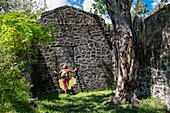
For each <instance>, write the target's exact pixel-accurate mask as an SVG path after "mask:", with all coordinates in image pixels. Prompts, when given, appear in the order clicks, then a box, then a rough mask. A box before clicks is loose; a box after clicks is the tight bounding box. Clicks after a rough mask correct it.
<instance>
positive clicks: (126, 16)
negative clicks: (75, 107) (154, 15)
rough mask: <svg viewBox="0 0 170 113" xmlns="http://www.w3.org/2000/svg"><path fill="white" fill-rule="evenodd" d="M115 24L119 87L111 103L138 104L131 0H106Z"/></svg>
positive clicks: (136, 64) (136, 63)
mask: <svg viewBox="0 0 170 113" xmlns="http://www.w3.org/2000/svg"><path fill="white" fill-rule="evenodd" d="M104 2H105V4H106V6H107V10H108V13H109V15H110V18H111V20H112V23H113V26H114V34H115V36H114V37H115V39H114V40H115V45H116V46H115V49H116V50H117V56H118V59H117V64H118V65H117V69H118V75H117V87H116V91H115V96H114V98H113V99H112V101H111V103H112V104H114V105H117V104H122V103H131V104H135V105H136V104H138V100H137V98H136V91H137V83H136V78H137V67H138V62H137V59H136V58H135V36H134V34H133V31H132V22H131V15H130V8H131V3H132V1H130V0H104Z"/></svg>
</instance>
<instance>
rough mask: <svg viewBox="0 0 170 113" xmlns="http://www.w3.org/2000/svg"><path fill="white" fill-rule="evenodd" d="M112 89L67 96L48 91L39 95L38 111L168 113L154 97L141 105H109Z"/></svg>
mask: <svg viewBox="0 0 170 113" xmlns="http://www.w3.org/2000/svg"><path fill="white" fill-rule="evenodd" d="M112 97H113V93H112V91H111V90H105V91H94V92H81V93H78V94H75V95H68V96H66V97H65V95H64V94H63V93H61V94H57V93H46V94H41V95H39V96H38V97H37V103H38V105H39V107H38V109H37V110H35V112H37V113H103V112H106V113H167V112H166V108H165V107H164V106H163V105H162V104H161V103H160V102H159V100H156V99H154V98H151V97H150V98H147V99H142V100H140V105H139V106H131V105H120V106H118V107H113V106H110V107H109V106H107V105H106V103H107V102H108V101H110V100H111V98H112Z"/></svg>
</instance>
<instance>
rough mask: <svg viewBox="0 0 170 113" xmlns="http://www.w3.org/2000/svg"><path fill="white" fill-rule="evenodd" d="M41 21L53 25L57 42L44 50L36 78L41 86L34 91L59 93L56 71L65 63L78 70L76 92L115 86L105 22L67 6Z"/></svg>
mask: <svg viewBox="0 0 170 113" xmlns="http://www.w3.org/2000/svg"><path fill="white" fill-rule="evenodd" d="M40 22H41V23H44V24H48V25H51V26H53V28H55V29H56V30H57V31H56V32H57V34H56V35H55V36H54V37H55V38H56V41H54V42H52V43H51V45H49V46H42V48H41V49H40V56H41V57H40V58H39V64H38V65H36V66H38V69H39V71H37V70H35V74H36V76H39V77H38V79H37V77H33V80H34V81H35V82H34V83H35V84H37V85H34V88H33V90H34V91H37V90H38V91H39V92H41V91H42V90H41V89H43V92H44V91H45V90H46V91H57V90H59V85H58V78H57V77H56V76H54V74H53V73H52V72H53V70H54V69H57V71H59V70H60V69H61V68H62V66H63V64H64V63H66V64H68V67H70V68H72V69H73V68H74V67H77V68H78V78H77V83H76V84H75V85H74V86H73V90H74V91H75V92H80V91H92V90H103V89H108V88H110V87H112V86H113V84H114V83H115V82H114V76H113V75H114V74H113V67H112V64H113V63H114V62H113V58H112V55H111V49H110V46H109V44H108V40H109V38H110V31H109V30H108V27H107V26H106V25H105V23H104V20H103V19H101V18H99V17H98V16H97V15H93V14H91V13H87V12H84V11H82V10H80V9H76V8H73V7H70V6H63V7H60V8H57V9H54V10H52V11H47V12H45V13H43V14H42V16H41V19H40ZM58 46H61V47H58ZM36 66H35V67H36ZM35 69H36V68H35ZM72 76H75V74H72ZM37 82H39V83H37ZM47 83H48V84H47Z"/></svg>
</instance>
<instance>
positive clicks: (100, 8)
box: [90, 0, 107, 15]
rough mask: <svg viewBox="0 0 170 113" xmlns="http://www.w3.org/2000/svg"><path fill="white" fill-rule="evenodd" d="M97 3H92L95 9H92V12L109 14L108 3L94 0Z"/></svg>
mask: <svg viewBox="0 0 170 113" xmlns="http://www.w3.org/2000/svg"><path fill="white" fill-rule="evenodd" d="M94 1H95V3H93V4H92V6H93V8H94V11H92V9H91V10H90V12H91V13H94V14H98V15H107V9H106V5H105V3H104V2H103V0H94Z"/></svg>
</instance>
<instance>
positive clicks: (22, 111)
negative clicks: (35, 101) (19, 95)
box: [13, 102, 36, 113]
mask: <svg viewBox="0 0 170 113" xmlns="http://www.w3.org/2000/svg"><path fill="white" fill-rule="evenodd" d="M13 107H14V108H15V111H16V112H17V113H36V109H34V108H33V107H32V106H31V105H30V104H29V103H18V102H16V103H15V104H14V105H13Z"/></svg>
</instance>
